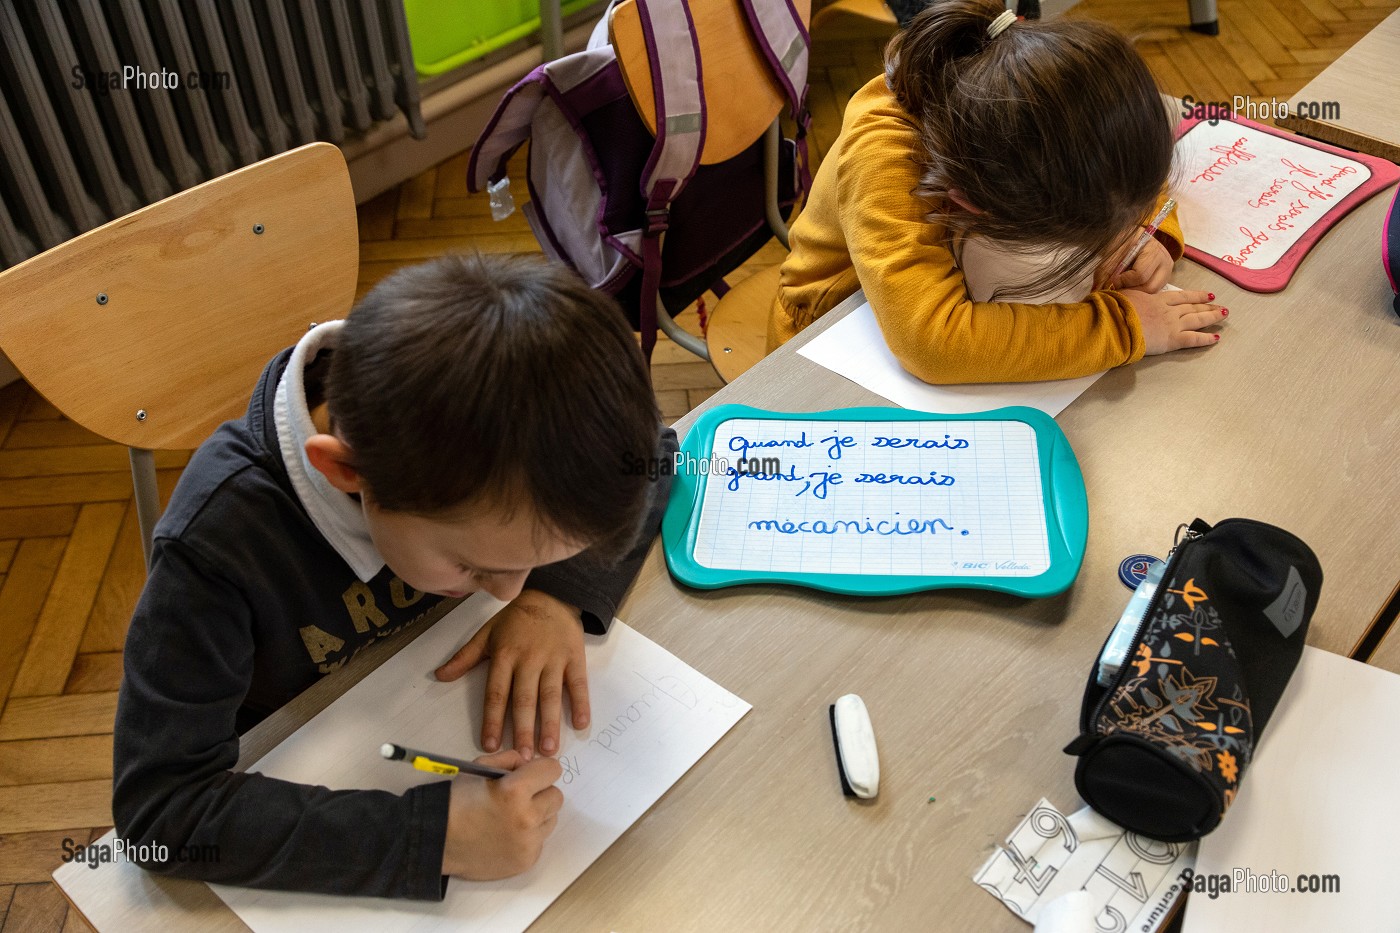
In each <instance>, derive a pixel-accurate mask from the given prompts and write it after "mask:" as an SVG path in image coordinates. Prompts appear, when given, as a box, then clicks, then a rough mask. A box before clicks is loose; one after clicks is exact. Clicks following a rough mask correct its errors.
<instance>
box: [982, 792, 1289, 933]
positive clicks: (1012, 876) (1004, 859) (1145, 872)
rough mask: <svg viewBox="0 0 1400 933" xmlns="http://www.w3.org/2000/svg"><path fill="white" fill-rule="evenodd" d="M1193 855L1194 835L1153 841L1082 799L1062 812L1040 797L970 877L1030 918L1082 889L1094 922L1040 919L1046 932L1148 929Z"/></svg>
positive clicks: (1178, 887) (1163, 911)
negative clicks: (1074, 924) (1077, 924)
mask: <svg viewBox="0 0 1400 933" xmlns="http://www.w3.org/2000/svg"><path fill="white" fill-rule="evenodd" d="M1195 856H1196V844H1195V843H1188V844H1182V843H1175V842H1156V841H1154V840H1152V839H1148V838H1147V837H1145V836H1139V835H1138V834H1137V833H1130V832H1128V831H1127V830H1126V829H1123V827H1121V826H1119V825H1117V824H1116V823H1113V822H1111V821H1109V820H1107V819H1105V818H1104V817H1102V816H1099V815H1098V814H1097V813H1095V812H1094V811H1093V810H1091V809H1089V808H1088V807H1084V808H1083V809H1081V810H1079V811H1078V812H1077V813H1074V814H1071V815H1070V816H1065V815H1064V814H1063V813H1061V812H1060V811H1059V810H1057V809H1056V808H1055V806H1054V804H1052V803H1050V801H1048V800H1046V799H1045V798H1044V797H1042V798H1041V799H1040V802H1039V803H1037V804H1036V805H1035V806H1034V807H1033V808H1032V809H1031V812H1030V813H1027V814H1026V816H1025V819H1023V820H1021V822H1020V823H1019V824H1017V826H1016V828H1015V829H1014V830H1012V831H1011V834H1010V835H1009V836H1007V837H1006V842H1005V843H1004V844H1003V846H1002V847H1001V848H998V849H997V850H996V851H995V852H993V853H992V857H991V858H989V859H987V861H986V863H985V864H984V865H983V866H982V867H981V868H980V869H978V871H977V874H975V875H974V876H973V878H972V880H973V881H975V882H977V883H978V884H979V885H981V886H982V888H983V889H984V890H985V891H987V893H989V894H991V895H992V896H993V897H995V898H996V899H997V900H999V901H1001V902H1002V903H1003V904H1005V905H1006V907H1007V909H1008V910H1010V911H1011V912H1012V913H1013V914H1015V915H1016V916H1018V917H1020V918H1021V919H1022V920H1025V921H1027V922H1028V923H1033V924H1038V923H1039V921H1040V919H1041V914H1042V912H1044V911H1045V910H1046V908H1047V907H1048V906H1049V905H1050V904H1052V903H1054V902H1055V901H1057V900H1058V899H1059V898H1060V897H1061V896H1063V895H1065V894H1068V893H1069V892H1071V891H1086V892H1088V894H1089V896H1090V897H1091V898H1093V911H1092V916H1093V917H1094V921H1095V922H1094V925H1093V926H1091V927H1088V928H1086V929H1078V928H1075V929H1070V928H1065V927H1064V926H1063V922H1064V921H1063V919H1061V920H1059V921H1056V920H1055V919H1054V918H1051V919H1050V920H1049V921H1048V923H1047V927H1048V929H1050V930H1052V931H1054V933H1087V930H1092V929H1098V930H1134V931H1137V930H1142V931H1152V930H1156V929H1157V928H1158V926H1160V925H1161V923H1162V921H1163V920H1165V919H1166V918H1167V915H1168V914H1169V913H1170V909H1171V905H1172V903H1173V902H1174V901H1175V900H1176V899H1177V897H1178V896H1180V894H1181V891H1182V889H1183V885H1182V881H1181V875H1182V872H1184V871H1185V870H1186V869H1188V868H1190V867H1191V866H1192V864H1193V863H1194V862H1195ZM1037 929H1039V927H1038V926H1037ZM1236 929H1242V930H1243V929H1265V927H1249V926H1246V927H1237V928H1236Z"/></svg>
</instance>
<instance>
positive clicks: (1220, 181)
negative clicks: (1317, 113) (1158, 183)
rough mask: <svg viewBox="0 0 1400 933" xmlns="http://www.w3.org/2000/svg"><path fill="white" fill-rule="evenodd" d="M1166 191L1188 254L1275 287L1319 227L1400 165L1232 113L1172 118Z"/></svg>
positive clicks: (1249, 284)
mask: <svg viewBox="0 0 1400 933" xmlns="http://www.w3.org/2000/svg"><path fill="white" fill-rule="evenodd" d="M1175 171H1176V173H1177V174H1176V180H1175V184H1173V186H1172V193H1173V195H1174V196H1175V197H1176V201H1177V218H1178V219H1179V220H1180V221H1181V229H1182V231H1183V233H1184V234H1185V236H1186V256H1187V257H1188V258H1190V259H1193V260H1195V261H1196V262H1198V263H1200V264H1201V265H1203V266H1205V267H1206V268H1208V269H1211V270H1213V271H1215V272H1218V273H1220V274H1221V275H1223V276H1224V277H1225V278H1227V279H1229V280H1230V281H1232V282H1234V283H1235V284H1237V285H1239V286H1241V287H1243V288H1247V289H1249V290H1250V291H1253V292H1276V291H1279V290H1280V289H1282V288H1283V287H1284V286H1285V285H1287V284H1288V281H1289V279H1291V278H1292V277H1293V273H1294V272H1295V271H1296V270H1297V268H1298V266H1299V264H1301V263H1302V261H1303V257H1304V256H1306V255H1307V254H1308V251H1309V250H1310V249H1312V247H1313V244H1315V243H1316V242H1317V241H1318V240H1319V239H1321V237H1322V235H1323V234H1324V233H1326V232H1327V231H1328V229H1330V228H1331V227H1332V225H1333V224H1335V223H1336V222H1337V221H1338V220H1340V219H1341V218H1342V217H1344V216H1346V214H1347V212H1349V211H1350V210H1351V209H1352V208H1354V207H1356V206H1357V205H1358V204H1361V203H1362V202H1363V201H1365V200H1366V199H1367V198H1369V197H1371V195H1373V194H1376V193H1377V192H1378V191H1381V190H1382V189H1384V188H1387V187H1389V186H1390V185H1391V184H1393V183H1394V182H1395V181H1396V180H1397V179H1400V167H1397V166H1396V165H1395V164H1394V163H1392V162H1387V161H1386V160H1385V159H1379V158H1376V157H1375V156H1369V155H1364V154H1362V153H1359V152H1350V151H1348V150H1346V149H1339V148H1337V147H1336V146H1329V145H1327V144H1326V143H1321V142H1317V141H1316V140H1312V139H1305V138H1304V137H1301V136H1295V135H1293V134H1291V133H1285V132H1282V131H1280V130H1276V129H1274V128H1272V127H1268V126H1264V125H1262V124H1259V123H1255V122H1253V121H1252V120H1245V119H1240V118H1222V119H1220V120H1218V121H1216V122H1215V124H1214V125H1212V124H1211V123H1210V122H1209V121H1207V120H1204V119H1201V118H1192V119H1188V120H1183V121H1181V123H1180V125H1179V126H1178V127H1177V141H1176V169H1175Z"/></svg>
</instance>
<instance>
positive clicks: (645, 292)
mask: <svg viewBox="0 0 1400 933" xmlns="http://www.w3.org/2000/svg"><path fill="white" fill-rule="evenodd" d="M633 2H635V3H636V5H637V13H638V14H639V18H640V20H641V25H642V36H643V37H644V38H645V40H646V44H647V61H648V64H649V66H650V68H651V85H652V91H653V97H654V98H655V101H656V143H655V144H654V145H653V146H652V149H651V156H650V157H649V158H648V159H647V163H646V166H645V167H644V168H643V169H642V177H641V193H642V198H643V200H644V202H645V204H646V226H645V227H644V228H643V230H642V233H643V236H642V286H641V287H642V293H641V309H640V310H641V320H640V321H639V323H640V326H641V332H642V352H643V354H645V356H646V358H647V360H648V362H650V360H651V351H652V348H653V347H655V346H656V315H657V307H656V303H657V299H658V291H659V289H660V287H661V235H662V234H663V233H664V232H665V231H666V228H667V226H668V225H669V222H670V212H671V202H672V201H673V200H675V198H676V196H677V195H679V194H680V193H681V191H682V190H683V189H684V188H685V186H686V183H687V182H689V181H690V179H691V176H693V175H694V174H695V169H696V168H697V167H698V166H699V165H700V153H701V151H702V150H703V149H704V148H705V92H704V90H703V88H702V84H701V73H700V43H699V41H698V40H697V39H696V37H695V25H694V22H693V21H692V20H691V17H690V6H689V3H688V2H686V0H655V2H650V0H633ZM663 313H664V312H663Z"/></svg>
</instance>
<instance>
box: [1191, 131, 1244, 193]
mask: <svg viewBox="0 0 1400 933" xmlns="http://www.w3.org/2000/svg"><path fill="white" fill-rule="evenodd" d="M1245 142H1246V139H1245V137H1243V136H1241V137H1240V138H1239V139H1237V140H1235V141H1234V142H1233V143H1231V144H1230V145H1228V146H1211V147H1210V151H1211V152H1216V153H1219V154H1220V158H1218V159H1216V160H1215V161H1214V162H1212V163H1210V164H1209V165H1207V166H1206V167H1205V170H1204V171H1202V172H1201V174H1199V175H1197V176H1196V177H1195V178H1192V179H1191V184H1193V185H1194V184H1195V183H1196V182H1198V181H1204V182H1212V181H1215V180H1216V179H1217V178H1219V177H1220V176H1221V175H1223V174H1225V170H1226V169H1227V168H1229V167H1230V166H1232V165H1238V164H1240V163H1241V162H1252V161H1254V158H1255V157H1254V156H1253V155H1251V154H1250V153H1248V152H1246V151H1245V148H1244V144H1245Z"/></svg>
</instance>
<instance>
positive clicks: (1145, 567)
mask: <svg viewBox="0 0 1400 933" xmlns="http://www.w3.org/2000/svg"><path fill="white" fill-rule="evenodd" d="M1161 562H1162V559H1161V558H1160V557H1153V556H1152V555H1151V554H1133V555H1130V556H1128V557H1125V558H1123V562H1122V563H1121V564H1119V565H1118V579H1120V580H1122V581H1123V585H1124V586H1126V587H1127V588H1128V589H1130V590H1135V589H1137V588H1138V584H1139V583H1141V582H1142V580H1143V578H1144V577H1146V576H1147V571H1149V570H1151V569H1152V567H1153V565H1154V564H1160V563H1161Z"/></svg>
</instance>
